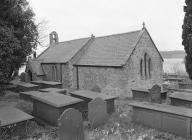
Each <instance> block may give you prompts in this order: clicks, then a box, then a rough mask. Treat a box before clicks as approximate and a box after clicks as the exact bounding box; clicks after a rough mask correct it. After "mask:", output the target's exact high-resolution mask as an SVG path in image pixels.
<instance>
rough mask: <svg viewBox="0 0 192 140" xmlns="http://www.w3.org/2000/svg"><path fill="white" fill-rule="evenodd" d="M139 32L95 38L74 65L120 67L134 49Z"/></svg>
mask: <svg viewBox="0 0 192 140" xmlns="http://www.w3.org/2000/svg"><path fill="white" fill-rule="evenodd" d="M141 32H142V30H139V31H133V32H128V33H122V34H115V35H109V36H103V37H96V38H95V39H94V41H93V43H92V44H91V45H90V47H89V48H88V50H87V52H86V53H85V54H84V55H83V56H82V57H81V59H80V60H79V62H77V64H76V65H89V66H122V65H123V64H125V62H126V61H127V59H128V58H129V56H130V55H131V53H132V51H133V49H134V48H135V45H136V42H137V40H138V39H139V36H140V34H141Z"/></svg>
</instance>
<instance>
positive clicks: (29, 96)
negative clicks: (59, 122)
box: [19, 91, 47, 101]
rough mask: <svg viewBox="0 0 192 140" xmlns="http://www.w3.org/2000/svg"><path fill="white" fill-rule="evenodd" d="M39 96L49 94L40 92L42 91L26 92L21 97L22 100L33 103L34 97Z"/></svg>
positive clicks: (20, 94) (21, 93)
mask: <svg viewBox="0 0 192 140" xmlns="http://www.w3.org/2000/svg"><path fill="white" fill-rule="evenodd" d="M39 94H47V93H46V92H40V91H26V92H20V93H19V96H20V99H23V100H28V101H32V96H36V95H39Z"/></svg>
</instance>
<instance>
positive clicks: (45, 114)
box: [32, 92, 83, 125]
mask: <svg viewBox="0 0 192 140" xmlns="http://www.w3.org/2000/svg"><path fill="white" fill-rule="evenodd" d="M32 98H33V114H34V116H37V117H39V118H40V119H42V120H45V121H47V122H48V123H50V124H52V125H57V120H58V118H59V116H60V115H61V114H62V113H63V111H64V110H65V109H67V108H76V109H78V108H80V107H81V106H82V102H83V100H81V99H78V98H74V97H71V96H67V95H63V94H59V93H51V92H50V93H47V94H38V95H35V96H32Z"/></svg>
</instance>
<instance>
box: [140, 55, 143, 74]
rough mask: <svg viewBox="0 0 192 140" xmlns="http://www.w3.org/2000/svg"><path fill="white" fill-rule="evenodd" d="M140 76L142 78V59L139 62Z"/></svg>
mask: <svg viewBox="0 0 192 140" xmlns="http://www.w3.org/2000/svg"><path fill="white" fill-rule="evenodd" d="M140 75H141V78H142V77H143V59H141V60H140Z"/></svg>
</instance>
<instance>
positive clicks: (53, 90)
mask: <svg viewBox="0 0 192 140" xmlns="http://www.w3.org/2000/svg"><path fill="white" fill-rule="evenodd" d="M39 91H40V92H55V93H62V94H65V93H66V92H67V90H66V89H61V88H43V89H39Z"/></svg>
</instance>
